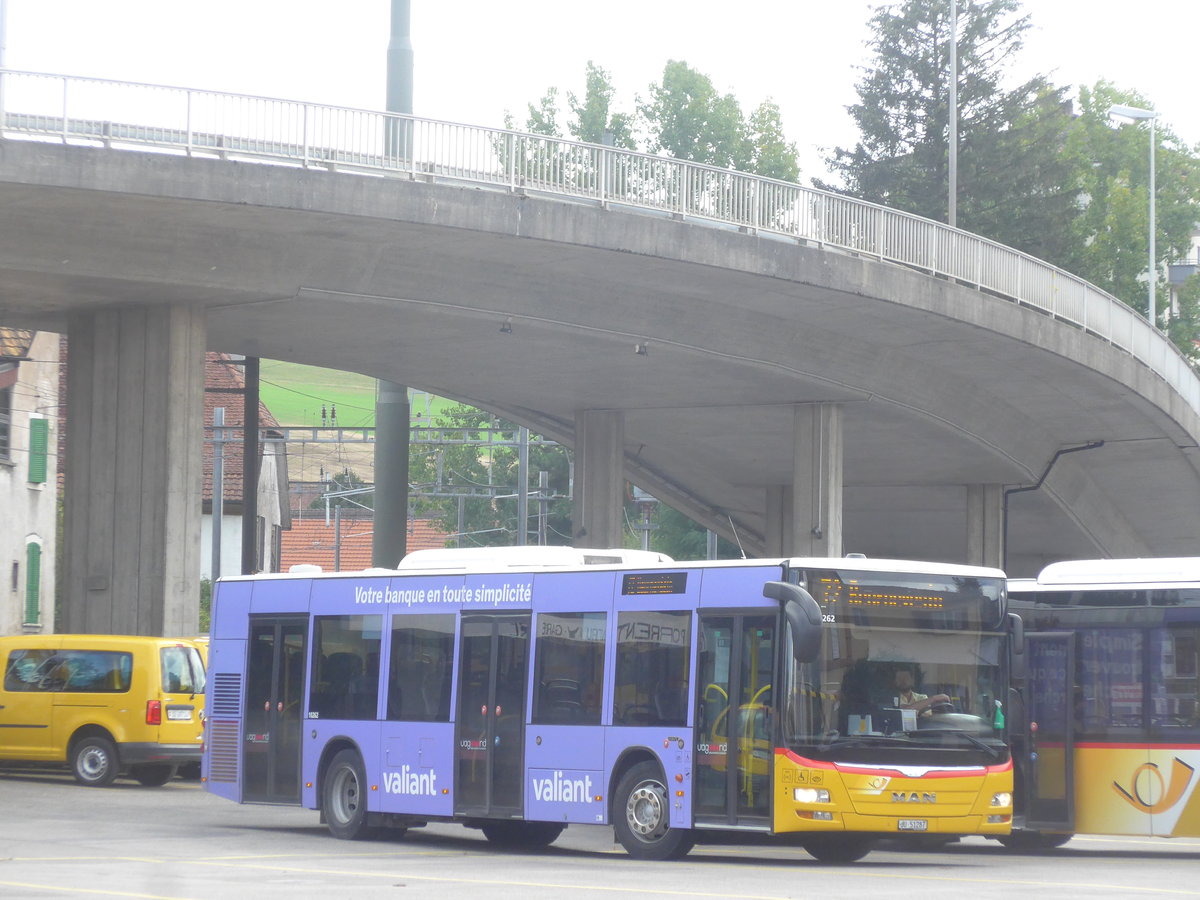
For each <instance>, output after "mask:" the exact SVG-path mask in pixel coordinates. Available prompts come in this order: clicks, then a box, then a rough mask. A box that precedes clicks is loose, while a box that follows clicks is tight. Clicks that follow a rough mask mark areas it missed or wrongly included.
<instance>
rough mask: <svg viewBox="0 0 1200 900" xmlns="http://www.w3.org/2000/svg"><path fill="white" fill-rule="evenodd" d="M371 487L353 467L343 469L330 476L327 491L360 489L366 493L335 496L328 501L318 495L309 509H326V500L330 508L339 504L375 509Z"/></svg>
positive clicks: (344, 507) (353, 507)
mask: <svg viewBox="0 0 1200 900" xmlns="http://www.w3.org/2000/svg"><path fill="white" fill-rule="evenodd" d="M370 488H371V485H370V484H369V483H367V482H366V481H363V480H362V478H361V477H360V476H359V474H358V473H357V472H355V471H353V470H351V469H343V470H342V471H341V472H340V473H338V474H337V475H331V476H329V480H328V481H327V482H326V483H325V493H327V494H331V493H339V492H341V491H354V490H360V489H361V490H363V491H364V493H361V494H352V495H351V496H349V497H333V498H331V499H330V500H328V501H326V500H325V499H324V498H322V497H317V498H316V499H315V500H313V501H312V503H310V504H308V507H309V509H324V508H325V504H326V502H328V503H329V508H330V509H333V508H334V507H338V506H340V507H342V508H343V509H363V508H366V509H374V508H375V494H374V492H373V491H371V490H370Z"/></svg>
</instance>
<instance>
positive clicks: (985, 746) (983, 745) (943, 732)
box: [909, 728, 1004, 759]
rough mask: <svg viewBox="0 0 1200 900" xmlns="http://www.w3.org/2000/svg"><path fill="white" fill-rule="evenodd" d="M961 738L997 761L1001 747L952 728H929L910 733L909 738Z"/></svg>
mask: <svg viewBox="0 0 1200 900" xmlns="http://www.w3.org/2000/svg"><path fill="white" fill-rule="evenodd" d="M951 735H952V736H954V737H957V738H962V739H963V740H965V741H967V742H968V743H970V744H972V745H974V746H976V747H978V748H979V749H980V750H986V751H987V752H988V753H989V754H990V755H991V757H992V758H993V759H999V758H1000V756H1001V755H1002V753H1003V749H1004V748H1003V747H1002V746H1001V747H996V746H995V745H993V744H989V743H987V742H986V741H981V740H980V739H979V738H977V737H975V735H973V734H967V733H966V732H965V731H955V730H954V729H952V728H930V729H927V730H924V731H910V732H909V737H911V738H914V739H917V740H920V739H923V738H929V737H938V738H945V737H949V736H951Z"/></svg>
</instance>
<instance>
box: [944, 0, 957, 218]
mask: <svg viewBox="0 0 1200 900" xmlns="http://www.w3.org/2000/svg"><path fill="white" fill-rule="evenodd" d="M949 125H950V136H949V144H950V172H949V179H948V180H949V182H950V188H949V191H950V197H949V204H948V210H947V215H946V224H947V225H949V226H950V227H951V228H956V227H957V222H958V0H950V122H949Z"/></svg>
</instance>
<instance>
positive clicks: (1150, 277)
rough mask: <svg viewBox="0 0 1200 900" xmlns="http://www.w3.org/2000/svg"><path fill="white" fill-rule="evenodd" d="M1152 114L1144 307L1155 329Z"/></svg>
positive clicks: (1155, 281)
mask: <svg viewBox="0 0 1200 900" xmlns="http://www.w3.org/2000/svg"><path fill="white" fill-rule="evenodd" d="M1154 118H1155V117H1154V116H1151V117H1150V268H1149V269H1147V270H1146V280H1147V281H1148V282H1149V286H1148V287H1147V294H1148V296H1147V303H1146V309H1147V312H1148V316H1149V319H1150V327H1151V328H1154V329H1156V330H1157V328H1158V317H1157V316H1156V315H1155V309H1154V306H1155V302H1154V301H1155V297H1154V290H1155V288H1156V287H1157V281H1158V278H1157V277H1156V276H1157V275H1158V260H1157V259H1156V258H1155V252H1154V238H1155V234H1154V232H1155V230H1156V229H1155V222H1154V215H1155V213H1154V144H1155V138H1154Z"/></svg>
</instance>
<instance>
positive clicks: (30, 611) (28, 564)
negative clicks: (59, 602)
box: [25, 541, 42, 625]
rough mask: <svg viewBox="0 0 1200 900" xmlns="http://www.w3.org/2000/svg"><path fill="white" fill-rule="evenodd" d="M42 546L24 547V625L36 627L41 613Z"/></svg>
mask: <svg viewBox="0 0 1200 900" xmlns="http://www.w3.org/2000/svg"><path fill="white" fill-rule="evenodd" d="M41 600H42V545H41V544H37V543H34V542H32V541H31V542H30V543H28V544H26V545H25V624H26V625H36V624H38V622H39V621H41V611H42V603H41Z"/></svg>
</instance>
